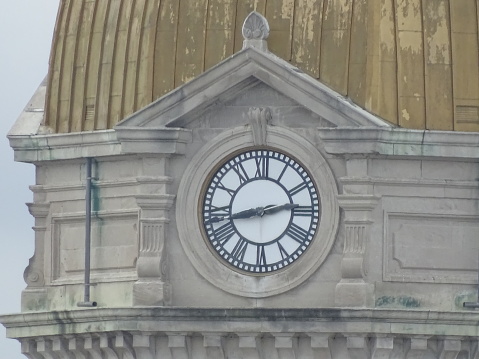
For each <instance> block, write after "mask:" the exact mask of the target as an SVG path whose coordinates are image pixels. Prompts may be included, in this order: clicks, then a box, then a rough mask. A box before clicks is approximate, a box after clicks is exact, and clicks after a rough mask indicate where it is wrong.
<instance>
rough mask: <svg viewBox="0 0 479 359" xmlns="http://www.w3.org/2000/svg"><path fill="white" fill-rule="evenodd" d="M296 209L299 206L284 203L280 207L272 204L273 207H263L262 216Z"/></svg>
mask: <svg viewBox="0 0 479 359" xmlns="http://www.w3.org/2000/svg"><path fill="white" fill-rule="evenodd" d="M296 207H299V204H294V203H285V204H281V205H275V204H273V205H269V206H266V207H264V209H263V214H273V213H277V212H280V211H282V210H290V209H293V208H296Z"/></svg>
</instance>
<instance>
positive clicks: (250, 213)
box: [230, 207, 263, 219]
mask: <svg viewBox="0 0 479 359" xmlns="http://www.w3.org/2000/svg"><path fill="white" fill-rule="evenodd" d="M262 210H263V207H257V208H250V209H247V210H244V211H241V212H238V213H234V214H232V215H231V216H230V218H231V219H242V218H251V217H256V216H260V215H261V211H262Z"/></svg>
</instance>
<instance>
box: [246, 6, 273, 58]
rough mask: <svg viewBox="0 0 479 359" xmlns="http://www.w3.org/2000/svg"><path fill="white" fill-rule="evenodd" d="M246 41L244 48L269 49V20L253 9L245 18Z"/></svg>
mask: <svg viewBox="0 0 479 359" xmlns="http://www.w3.org/2000/svg"><path fill="white" fill-rule="evenodd" d="M242 33H243V37H244V41H243V49H244V48H246V47H254V48H257V49H259V50H262V51H268V43H267V42H266V39H267V38H268V36H269V24H268V20H266V18H265V17H264V16H263V15H261V14H260V13H258V12H256V11H253V12H251V13H250V14H249V15H248V16H247V17H246V19H245V21H244V23H243V29H242Z"/></svg>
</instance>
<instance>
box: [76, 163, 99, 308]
mask: <svg viewBox="0 0 479 359" xmlns="http://www.w3.org/2000/svg"><path fill="white" fill-rule="evenodd" d="M92 162H93V159H92V158H91V157H87V159H86V193H85V283H84V294H83V302H78V303H77V306H78V307H96V306H97V303H96V302H92V301H91V300H90V286H91V284H90V258H91V197H92V196H91V183H92V175H91V173H92V170H91V168H92Z"/></svg>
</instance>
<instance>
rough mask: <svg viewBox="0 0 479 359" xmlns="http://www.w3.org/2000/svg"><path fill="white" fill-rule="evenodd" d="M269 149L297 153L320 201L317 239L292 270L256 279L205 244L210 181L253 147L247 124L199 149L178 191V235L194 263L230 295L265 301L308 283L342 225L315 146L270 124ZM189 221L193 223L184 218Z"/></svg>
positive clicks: (328, 172)
mask: <svg viewBox="0 0 479 359" xmlns="http://www.w3.org/2000/svg"><path fill="white" fill-rule="evenodd" d="M266 140H267V141H266V142H267V143H266V145H267V146H270V147H271V148H273V149H274V148H277V149H281V151H284V152H285V153H294V155H295V158H296V159H297V160H298V161H299V162H301V163H302V164H303V165H304V166H305V167H306V168H308V169H310V173H309V174H310V176H311V178H312V180H313V181H314V182H315V184H316V186H317V191H318V193H319V196H320V198H321V205H322V214H321V224H320V225H319V227H318V229H317V231H316V234H315V237H314V239H313V241H312V243H311V246H310V247H309V249H308V250H307V251H306V252H305V253H304V254H303V255H302V257H301V259H300V260H298V261H297V262H296V263H293V264H292V265H290V266H289V267H288V268H287V269H285V270H282V271H276V272H273V273H271V274H270V275H267V276H251V275H247V274H244V273H241V272H238V271H236V270H233V269H232V268H230V267H229V266H225V265H224V264H223V263H222V262H220V261H218V260H217V258H216V256H215V255H214V254H213V253H212V251H211V250H210V249H209V248H208V246H207V245H206V244H205V241H204V237H203V234H202V232H201V228H200V226H199V225H198V223H200V218H199V211H198V210H197V204H198V203H199V201H200V198H201V195H202V191H203V184H204V183H205V179H206V178H207V176H208V175H209V174H210V173H211V172H212V170H213V169H214V167H215V166H216V165H217V163H218V159H221V158H225V156H229V155H231V154H233V153H235V152H236V151H239V150H243V149H247V148H250V147H251V146H254V142H253V138H252V136H251V131H250V129H249V128H247V127H246V128H245V127H244V126H241V127H237V128H235V129H233V130H228V131H225V132H223V133H221V134H219V135H218V136H216V137H215V138H213V139H212V140H211V141H210V142H209V143H208V144H207V145H205V146H203V148H202V149H201V150H200V151H198V152H197V153H196V154H195V156H194V158H193V159H192V160H191V162H190V165H189V166H188V167H187V168H186V170H185V172H184V175H183V177H182V179H181V182H180V185H179V188H178V199H177V203H176V223H177V226H178V236H179V239H180V243H181V245H182V246H183V249H184V251H185V254H186V255H187V257H188V259H189V260H190V262H191V264H192V265H193V266H194V267H195V269H196V270H197V271H198V273H200V274H201V275H202V276H203V277H204V278H205V279H206V280H208V281H209V282H210V283H211V284H213V285H215V286H216V287H218V288H220V289H221V290H224V291H227V292H229V293H232V294H235V295H239V296H243V297H250V298H264V297H268V296H272V295H276V294H279V293H283V292H285V291H289V290H291V289H293V288H294V287H296V286H297V285H299V284H301V283H302V282H304V281H305V280H306V279H307V278H308V277H309V276H311V275H312V274H313V273H314V272H315V271H316V270H317V269H318V268H319V267H320V266H321V264H322V263H323V262H324V260H325V259H326V257H327V255H328V254H329V252H330V250H331V247H332V245H333V243H334V240H335V239H336V234H337V228H338V222H339V205H338V203H337V187H336V182H335V179H334V176H333V174H332V171H331V169H330V167H329V165H328V163H327V162H326V160H325V159H324V157H322V155H321V153H320V152H319V151H318V150H317V149H316V147H315V146H314V145H313V144H312V143H310V142H308V141H306V140H305V139H304V137H302V136H299V135H298V134H296V133H295V132H293V131H290V130H288V129H285V128H282V127H280V126H270V127H269V128H268V134H267V138H266ZM185 218H188V219H189V220H188V221H185V220H184V219H185Z"/></svg>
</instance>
